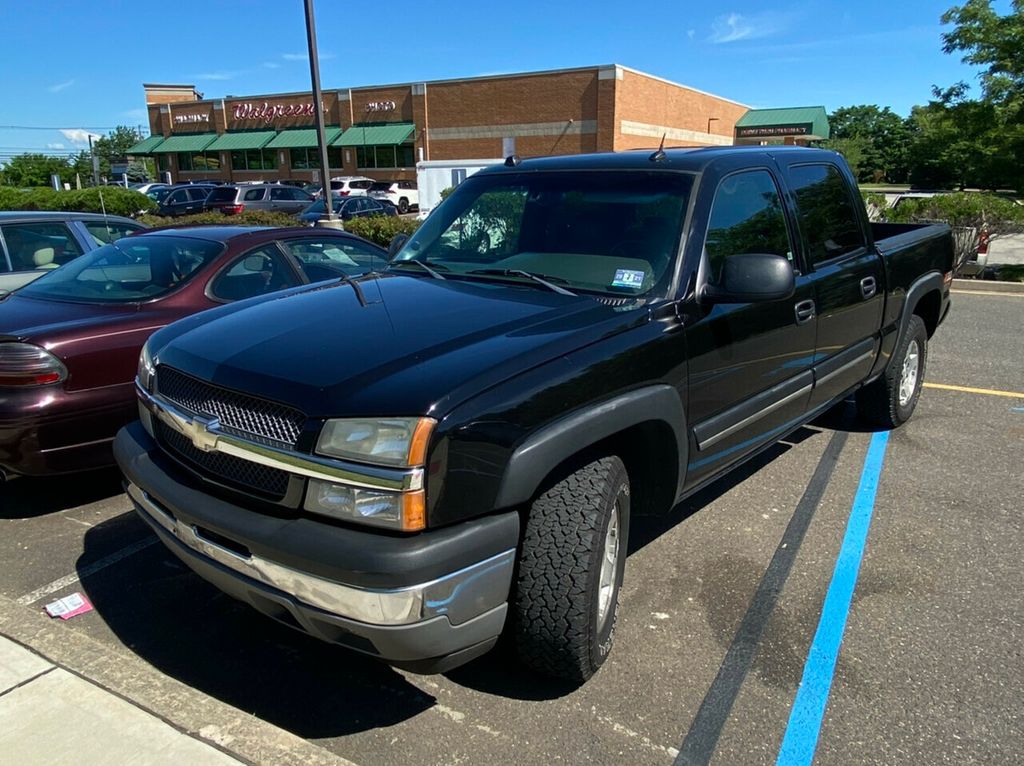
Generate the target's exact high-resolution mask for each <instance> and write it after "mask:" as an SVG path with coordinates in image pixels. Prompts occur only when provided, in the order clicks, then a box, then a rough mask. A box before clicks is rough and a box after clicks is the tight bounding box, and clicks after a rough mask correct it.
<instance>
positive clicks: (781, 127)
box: [736, 106, 831, 140]
mask: <svg viewBox="0 0 1024 766" xmlns="http://www.w3.org/2000/svg"><path fill="white" fill-rule="evenodd" d="M830 132H831V131H830V129H829V124H828V115H827V114H826V113H825V107H823V106H798V107H792V108H787V109H751V110H750V111H749V112H747V113H746V114H745V115H743V116H742V117H740V118H739V119H738V120H737V121H736V136H737V138H771V137H772V136H797V137H803V138H808V139H813V140H818V139H826V138H828V137H829V133H830Z"/></svg>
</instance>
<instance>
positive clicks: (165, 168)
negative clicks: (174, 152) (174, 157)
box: [156, 154, 171, 173]
mask: <svg viewBox="0 0 1024 766" xmlns="http://www.w3.org/2000/svg"><path fill="white" fill-rule="evenodd" d="M156 169H157V170H159V171H160V172H161V173H167V172H170V170H171V155H169V154H158V155H157V156H156Z"/></svg>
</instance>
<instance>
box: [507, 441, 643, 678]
mask: <svg viewBox="0 0 1024 766" xmlns="http://www.w3.org/2000/svg"><path fill="white" fill-rule="evenodd" d="M628 538H629V477H628V475H627V473H626V468H625V466H624V465H623V463H622V461H621V460H620V459H619V458H617V457H614V456H613V457H606V458H602V459H600V460H596V461H594V462H593V463H590V464H588V465H586V466H584V467H582V468H580V469H579V470H577V471H575V472H573V473H571V474H570V475H569V476H567V477H565V478H564V479H562V480H561V481H560V482H558V483H557V484H555V485H554V486H553V487H551V488H550V489H549V490H547V491H546V492H545V493H544V494H542V495H541V496H540V497H538V498H537V499H536V501H534V503H533V505H532V507H531V508H530V516H529V519H528V521H527V524H526V534H525V537H524V540H523V549H522V552H521V553H520V558H519V575H518V582H517V589H516V597H515V602H514V622H513V624H514V632H515V639H516V646H517V649H518V652H519V657H520V659H521V660H522V661H523V662H524V663H525V664H526V665H528V666H530V667H531V668H533V669H535V670H537V671H539V672H541V673H543V674H545V675H549V676H554V677H556V678H564V679H568V680H571V681H574V682H577V683H582V682H583V681H586V680H587V679H588V678H590V677H591V676H592V675H593V674H594V673H595V672H596V671H597V669H598V668H600V667H601V665H602V664H603V663H604V661H605V658H606V657H607V656H608V653H609V651H611V646H612V638H613V635H614V632H615V620H616V614H617V606H618V597H619V588H620V586H621V584H622V575H623V571H624V570H625V566H626V545H627V543H628Z"/></svg>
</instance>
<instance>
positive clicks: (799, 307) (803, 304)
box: [793, 300, 814, 324]
mask: <svg viewBox="0 0 1024 766" xmlns="http://www.w3.org/2000/svg"><path fill="white" fill-rule="evenodd" d="M793 310H794V311H795V312H796V323H797V324H806V323H807V322H810V321H811V320H812V319H814V301H810V300H808V301H800V302H799V303H798V304H796V305H795V306H794V307H793Z"/></svg>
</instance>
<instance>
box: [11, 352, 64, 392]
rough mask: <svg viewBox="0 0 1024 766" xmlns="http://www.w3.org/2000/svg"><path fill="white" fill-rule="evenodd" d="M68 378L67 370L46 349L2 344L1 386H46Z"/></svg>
mask: <svg viewBox="0 0 1024 766" xmlns="http://www.w3.org/2000/svg"><path fill="white" fill-rule="evenodd" d="M67 376H68V370H67V368H66V367H65V366H64V365H63V364H62V363H61V361H60V360H59V359H58V358H57V357H55V356H54V355H53V354H51V353H50V352H49V351H47V350H46V349H45V348H40V347H39V346H33V345H32V344H30V343H0V386H46V385H49V384H51V383H60V382H61V381H62V380H64V379H66V378H67Z"/></svg>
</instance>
